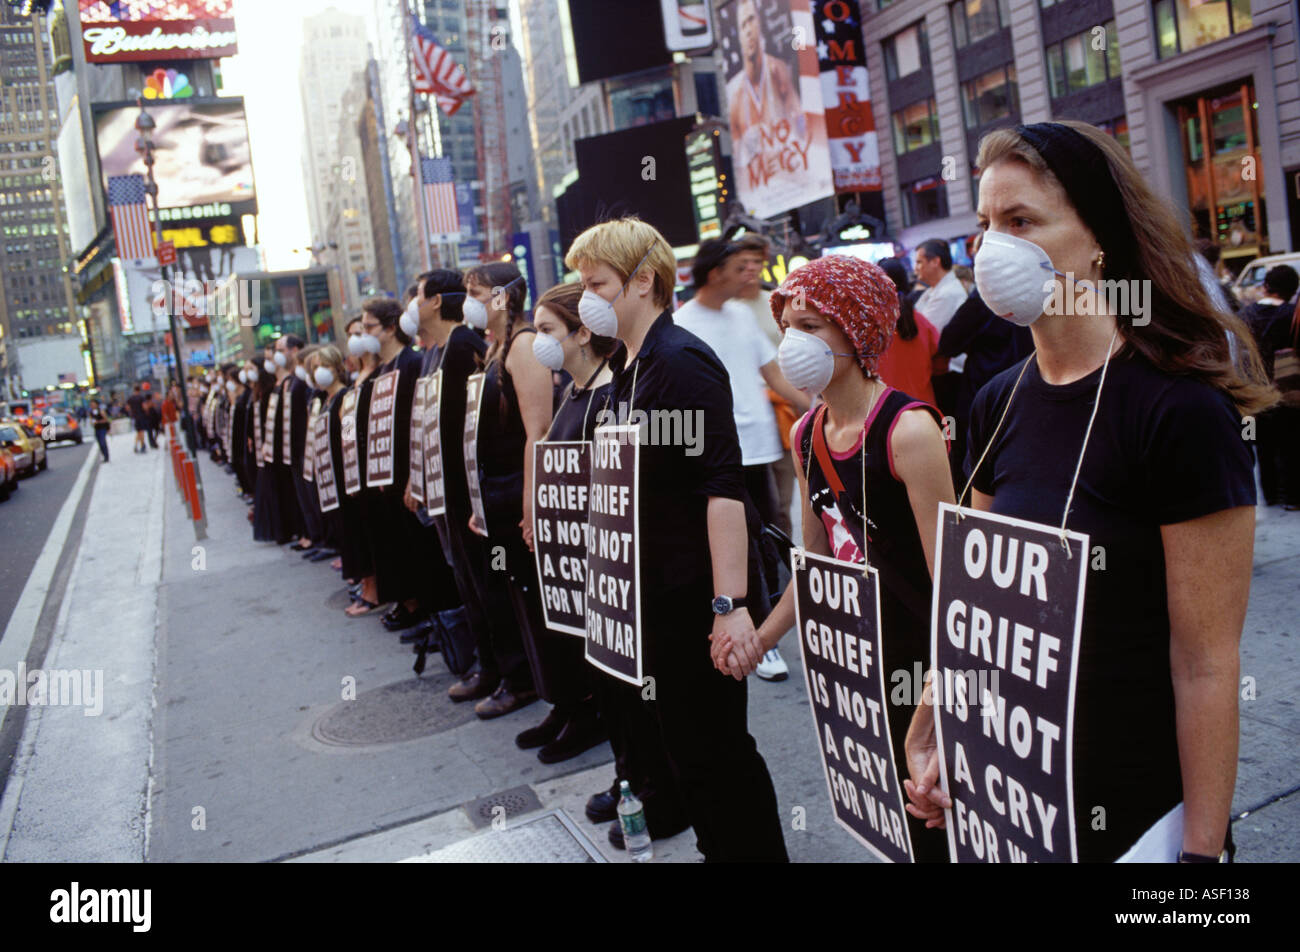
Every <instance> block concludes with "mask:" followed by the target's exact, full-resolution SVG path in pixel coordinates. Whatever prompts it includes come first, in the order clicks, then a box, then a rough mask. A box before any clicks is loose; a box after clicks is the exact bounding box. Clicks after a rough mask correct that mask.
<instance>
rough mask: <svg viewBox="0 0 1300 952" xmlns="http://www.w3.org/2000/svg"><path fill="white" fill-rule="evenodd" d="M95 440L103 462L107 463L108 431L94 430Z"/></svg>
mask: <svg viewBox="0 0 1300 952" xmlns="http://www.w3.org/2000/svg"><path fill="white" fill-rule="evenodd" d="M95 439H96V440H97V441H99V452H100V454H101V455H102V456H103V457H104V462H105V463H107V462H108V430H101V429H98V428H96V430H95Z"/></svg>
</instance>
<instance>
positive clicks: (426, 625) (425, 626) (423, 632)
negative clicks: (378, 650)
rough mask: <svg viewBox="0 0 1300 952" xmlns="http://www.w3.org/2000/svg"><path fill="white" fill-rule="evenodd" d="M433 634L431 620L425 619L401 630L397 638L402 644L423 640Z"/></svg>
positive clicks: (411, 643)
mask: <svg viewBox="0 0 1300 952" xmlns="http://www.w3.org/2000/svg"><path fill="white" fill-rule="evenodd" d="M431 634H433V622H432V621H430V620H428V619H425V621H424V622H423V623H422V624H419V625H416V626H415V627H414V628H410V629H407V630H406V631H404V632H402V637H401V638H399V639H397V640H398V641H400V642H401V643H402V644H404V645H413V644H415V643H416V642H417V641H425V640H427V639H428V637H429V636H430V635H431Z"/></svg>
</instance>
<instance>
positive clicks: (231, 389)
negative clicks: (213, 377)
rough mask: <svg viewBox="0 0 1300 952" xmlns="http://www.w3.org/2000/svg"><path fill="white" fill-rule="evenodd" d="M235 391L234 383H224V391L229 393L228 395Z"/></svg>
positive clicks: (230, 381)
mask: <svg viewBox="0 0 1300 952" xmlns="http://www.w3.org/2000/svg"><path fill="white" fill-rule="evenodd" d="M237 389H238V387H237V386H236V385H235V381H233V380H227V381H226V390H227V392H229V393H234V392H235V391H236V390H237Z"/></svg>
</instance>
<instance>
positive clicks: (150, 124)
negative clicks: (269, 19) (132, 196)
mask: <svg viewBox="0 0 1300 952" xmlns="http://www.w3.org/2000/svg"><path fill="white" fill-rule="evenodd" d="M136 102H137V103H138V104H139V106H140V115H138V116H136V118H135V129H136V132H138V133H140V135H139V137H138V138H137V139H136V140H135V151H136V152H138V153H140V157H141V159H142V160H143V161H144V166H145V169H146V170H147V171H148V181H147V183H146V184H145V187H144V190H145V192H146V193H147V194H148V195H149V198H150V199H152V200H153V221H154V235H155V238H156V244H157V245H158V246H159V247H161V246H162V216H161V215H159V213H158V182H157V181H156V180H155V179H154V174H153V167H154V163H155V161H156V160H155V159H154V155H153V152H154V143H153V139H152V138H151V137H150V135H149V133H151V132H152V131H153V130H154V127H155V126H156V123H155V122H154V119H153V116H151V115H149V113H148V112H146V111H145V108H144V100H143V99H137V100H136ZM158 268H159V270H160V271H161V272H162V279H163V283H164V284H165V285H167V288H168V290H167V305H166V308H167V324H168V327H169V328H170V329H171V335H172V356H173V358H174V359H175V361H176V367H175V370H174V372H173V378H174V380H175V382H176V389H177V390H179V391H180V404H181V405H180V413H181V429H182V430H183V431H184V432H185V446H186V448H187V449H188V450H189V451H190V456H191V457H193V458H194V469H195V475H196V476H197V474H198V456H197V447H198V440H197V438H196V436H195V433H194V420H193V418H192V417H191V416H190V399H189V394H188V393H186V389H185V373H184V369H183V368H184V366H185V363H184V359H183V356H182V353H181V336H180V329H179V328H178V327H177V326H176V308H175V307H174V303H175V295H174V294H173V293H172V290H171V278H170V274H169V270H168V267H167V265H165V264H163V263H162V262H159V264H158Z"/></svg>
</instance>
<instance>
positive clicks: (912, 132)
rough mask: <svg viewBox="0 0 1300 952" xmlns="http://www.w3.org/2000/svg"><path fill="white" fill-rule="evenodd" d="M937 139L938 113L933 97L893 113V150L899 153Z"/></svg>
mask: <svg viewBox="0 0 1300 952" xmlns="http://www.w3.org/2000/svg"><path fill="white" fill-rule="evenodd" d="M938 141H939V113H938V111H937V110H936V109H935V104H934V99H933V97H932V98H930V99H922V100H921V101H920V102H914V103H912V104H911V105H910V106H904V107H903V108H902V109H900V110H898V112H896V113H894V152H895V153H896V154H899V155H901V154H902V153H904V152H911V151H912V150H913V149H920V148H922V147H923V146H927V145H930V144H931V143H933V142H938Z"/></svg>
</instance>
